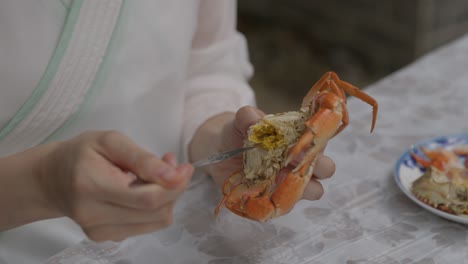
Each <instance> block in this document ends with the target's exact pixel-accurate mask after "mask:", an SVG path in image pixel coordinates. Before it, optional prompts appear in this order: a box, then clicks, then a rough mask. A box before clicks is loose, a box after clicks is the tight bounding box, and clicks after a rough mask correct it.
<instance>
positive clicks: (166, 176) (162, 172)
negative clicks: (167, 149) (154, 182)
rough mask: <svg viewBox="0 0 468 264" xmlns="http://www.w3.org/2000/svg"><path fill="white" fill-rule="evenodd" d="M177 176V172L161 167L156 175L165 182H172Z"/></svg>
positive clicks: (167, 167)
mask: <svg viewBox="0 0 468 264" xmlns="http://www.w3.org/2000/svg"><path fill="white" fill-rule="evenodd" d="M175 174H176V172H175V170H174V169H173V168H171V167H169V166H162V167H160V168H159V169H158V171H157V173H156V175H158V177H159V178H161V179H163V180H171V179H172V178H173V177H174V176H175Z"/></svg>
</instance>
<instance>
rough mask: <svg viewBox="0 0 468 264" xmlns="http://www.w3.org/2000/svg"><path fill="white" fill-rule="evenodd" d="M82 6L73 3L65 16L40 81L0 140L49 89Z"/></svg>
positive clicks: (0, 138)
mask: <svg viewBox="0 0 468 264" xmlns="http://www.w3.org/2000/svg"><path fill="white" fill-rule="evenodd" d="M82 4H83V1H82V0H77V1H73V4H72V6H71V9H70V12H69V13H68V15H67V19H66V23H65V26H64V28H63V31H62V34H61V35H60V40H59V42H58V45H57V48H56V49H55V51H54V54H53V55H52V58H51V60H50V62H49V64H48V65H47V69H46V70H45V72H44V74H43V75H42V78H41V80H40V81H39V83H38V85H37V86H36V88H35V89H34V91H33V93H32V94H31V96H29V98H28V99H27V100H26V102H25V103H24V104H23V105H22V106H21V108H20V109H19V110H18V112H16V114H15V115H14V116H13V118H12V119H11V120H10V121H9V122H8V124H7V125H6V126H5V127H4V128H3V129H2V130H1V131H0V140H2V139H3V138H4V137H5V136H6V135H8V134H9V133H10V132H11V131H12V130H13V129H14V128H15V127H16V126H18V124H19V123H21V121H22V120H23V119H24V118H25V117H26V116H28V115H29V114H30V113H31V111H32V110H33V108H34V106H35V105H36V104H37V103H38V102H39V100H40V99H41V98H42V96H43V95H44V93H45V92H46V91H47V89H48V88H49V86H50V83H51V81H52V80H53V78H54V76H55V74H56V72H57V70H58V68H59V65H60V62H61V61H62V57H63V55H64V54H65V51H66V50H67V47H68V44H69V42H70V39H71V36H72V34H73V30H74V29H75V24H76V21H77V20H78V15H79V14H80V9H81V6H82Z"/></svg>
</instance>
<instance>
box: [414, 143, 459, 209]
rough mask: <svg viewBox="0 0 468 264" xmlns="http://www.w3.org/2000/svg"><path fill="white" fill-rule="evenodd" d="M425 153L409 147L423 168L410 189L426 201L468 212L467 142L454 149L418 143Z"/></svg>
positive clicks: (435, 205)
mask: <svg viewBox="0 0 468 264" xmlns="http://www.w3.org/2000/svg"><path fill="white" fill-rule="evenodd" d="M421 150H422V153H424V156H425V157H423V156H421V155H418V154H416V152H415V151H411V152H410V154H411V156H412V157H413V159H414V160H415V161H416V162H417V163H418V164H419V165H420V166H421V167H422V168H423V169H424V174H423V175H422V176H421V177H419V178H418V179H416V180H415V181H414V182H413V184H412V186H411V192H412V193H413V194H414V195H415V196H416V198H418V199H419V200H421V201H422V202H424V203H425V204H427V205H429V206H432V207H434V208H437V209H439V210H442V211H444V212H447V213H451V214H455V215H468V161H465V164H463V162H462V159H461V157H463V156H465V157H466V156H468V145H462V146H456V147H454V148H453V149H451V150H449V149H445V148H435V149H428V148H425V147H421Z"/></svg>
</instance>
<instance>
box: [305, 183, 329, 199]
mask: <svg viewBox="0 0 468 264" xmlns="http://www.w3.org/2000/svg"><path fill="white" fill-rule="evenodd" d="M323 193H324V190H323V186H322V184H321V183H320V182H318V181H316V180H314V179H311V180H310V181H309V184H307V186H306V188H305V190H304V194H303V195H302V199H306V200H310V201H315V200H318V199H320V198H321V197H322V195H323Z"/></svg>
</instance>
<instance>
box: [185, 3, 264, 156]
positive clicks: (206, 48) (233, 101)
mask: <svg viewBox="0 0 468 264" xmlns="http://www.w3.org/2000/svg"><path fill="white" fill-rule="evenodd" d="M236 16H237V9H236V1H233V0H202V1H201V2H200V7H199V10H198V26H197V29H196V32H195V35H194V38H193V42H192V50H191V53H190V61H189V65H188V77H187V78H188V83H187V91H186V94H185V109H184V120H183V122H184V123H183V124H184V127H183V154H184V157H183V158H184V159H186V160H188V144H189V143H190V141H191V139H192V137H193V136H194V134H195V132H196V130H197V129H198V127H199V126H200V125H201V124H203V122H205V121H206V120H207V119H209V118H210V117H213V116H215V115H217V114H220V113H223V112H236V111H237V109H239V108H240V107H242V106H244V105H255V104H256V103H255V95H254V93H253V90H252V89H251V87H250V86H249V84H248V79H249V78H250V76H251V75H252V73H253V68H252V66H251V64H250V62H249V59H248V51H247V45H246V40H245V38H244V36H243V35H242V34H241V33H239V32H238V31H237V30H236V23H237V21H236V20H237V17H236Z"/></svg>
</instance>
